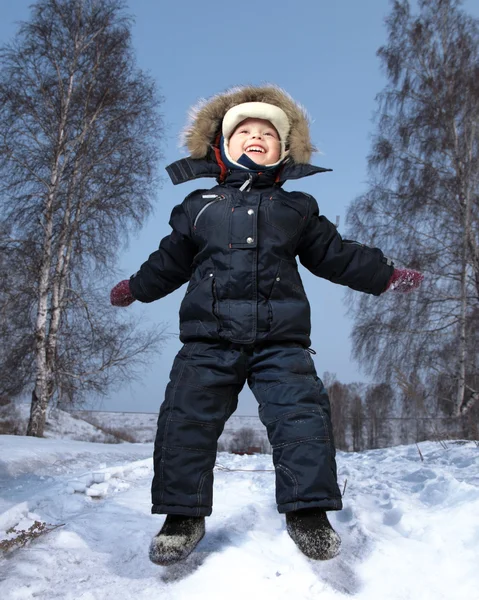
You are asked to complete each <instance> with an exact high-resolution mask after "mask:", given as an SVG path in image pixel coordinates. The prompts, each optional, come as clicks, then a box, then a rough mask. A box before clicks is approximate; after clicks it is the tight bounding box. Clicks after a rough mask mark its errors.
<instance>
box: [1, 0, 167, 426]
mask: <svg viewBox="0 0 479 600" xmlns="http://www.w3.org/2000/svg"><path fill="white" fill-rule="evenodd" d="M124 11H125V4H124V2H123V1H122V0H39V1H38V2H37V3H36V4H34V5H33V6H32V13H31V19H30V21H28V22H25V23H23V24H21V26H20V28H19V30H18V33H17V35H16V38H15V39H14V41H13V43H12V44H10V45H7V46H5V47H3V48H2V49H1V50H0V67H1V71H0V202H1V209H2V229H1V231H2V240H1V245H2V247H8V248H9V249H10V253H11V255H12V257H13V256H15V259H16V260H15V265H16V266H18V265H19V264H20V258H21V256H27V263H28V266H29V269H28V273H26V272H25V273H20V274H18V277H17V276H15V273H14V272H13V271H11V270H10V271H9V272H10V277H9V278H8V280H7V281H6V282H5V289H4V290H3V291H2V293H3V296H4V297H3V300H5V302H6V303H7V304H8V303H9V306H10V309H11V307H12V303H14V302H15V301H16V300H15V298H16V297H21V298H22V302H23V303H24V304H26V305H29V306H30V307H31V311H33V315H31V318H30V319H29V322H30V323H31V322H32V321H33V323H32V325H31V329H28V327H27V326H26V329H27V330H28V335H27V337H29V339H30V343H31V345H30V348H31V355H30V356H31V363H32V364H31V370H32V373H33V382H32V384H33V392H32V404H31V416H30V422H29V426H28V432H27V433H28V435H36V436H41V435H42V434H43V427H44V423H45V416H46V409H47V406H48V404H49V402H50V401H51V399H52V397H53V396H54V394H55V393H57V392H58V391H59V390H62V389H63V390H65V389H69V391H70V393H72V391H73V390H74V389H77V390H78V389H81V385H88V376H90V384H91V385H92V386H93V387H94V385H95V383H94V382H95V381H96V382H97V383H98V382H99V379H98V378H96V379H95V377H94V374H95V373H96V374H97V375H99V376H100V379H101V374H102V373H105V372H106V370H107V368H108V367H111V366H114V365H116V366H120V367H123V368H124V367H126V365H127V364H128V359H129V358H132V357H138V356H139V353H140V352H141V350H144V349H146V348H150V349H151V347H152V346H151V343H152V342H154V336H152V335H151V334H145V335H146V337H145V336H142V335H138V336H134V335H132V329H131V326H125V327H126V329H127V330H128V331H126V330H125V327H123V329H122V328H121V327H120V326H119V324H118V321H116V322H115V318H114V317H112V313H111V312H110V313H108V314H107V309H106V308H105V305H106V304H107V303H108V296H107V294H106V290H105V295H104V297H103V298H101V300H100V299H99V298H98V293H97V294H96V297H95V294H94V293H93V290H97V292H98V291H99V290H101V289H102V287H103V280H104V279H105V278H106V277H109V275H110V272H111V270H112V268H113V267H114V264H115V260H116V253H117V251H118V249H119V248H121V247H122V246H123V245H124V244H125V241H126V240H127V237H128V231H129V229H131V227H132V226H134V225H140V224H141V223H142V222H143V220H144V218H145V217H146V216H147V215H148V214H149V212H150V209H151V200H152V194H153V190H154V184H155V171H156V163H157V159H158V156H159V152H158V140H159V138H160V134H161V119H160V118H159V115H158V105H159V99H158V97H157V93H156V90H155V85H154V83H153V82H152V80H151V79H150V78H149V77H148V76H146V75H145V74H144V73H143V72H141V70H139V69H138V68H137V67H136V65H135V59H134V56H133V51H132V43H131V18H130V17H128V15H126V13H125V12H124ZM32 273H33V275H32ZM22 284H23V285H24V286H25V287H26V288H28V289H27V291H24V293H23V294H22V292H21V289H20V288H21V285H22ZM102 305H103V307H102ZM3 306H4V308H5V306H6V304H4V305H3ZM5 310H7V309H5ZM10 313H11V310H10ZM23 314H27V313H26V311H25V312H24V313H23ZM108 321H109V335H108ZM125 336H126V337H125ZM127 340H128V343H127ZM27 343H28V341H27ZM27 354H28V353H27ZM27 354H25V356H26V355H27ZM74 358H75V360H73V359H74ZM87 358H88V359H89V360H87ZM26 360H27V361H28V359H26ZM74 362H75V363H76V366H75V365H74V364H73V363H74ZM86 363H89V364H86ZM93 363H94V364H93ZM27 370H28V369H27ZM75 381H81V382H82V384H81V385H79V386H78V385H76V384H75V383H74V382H75Z"/></svg>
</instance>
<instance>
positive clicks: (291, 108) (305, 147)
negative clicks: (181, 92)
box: [183, 85, 316, 164]
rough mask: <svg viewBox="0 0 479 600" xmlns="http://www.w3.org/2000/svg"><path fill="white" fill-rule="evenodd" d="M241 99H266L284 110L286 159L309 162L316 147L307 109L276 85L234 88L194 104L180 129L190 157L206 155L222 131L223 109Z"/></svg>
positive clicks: (244, 100) (257, 100)
mask: <svg viewBox="0 0 479 600" xmlns="http://www.w3.org/2000/svg"><path fill="white" fill-rule="evenodd" d="M244 102H267V103H268V104H274V105H275V106H278V107H279V108H281V109H282V110H284V112H285V113H286V115H287V117H288V120H289V122H290V125H291V129H290V133H289V137H288V140H286V144H287V148H288V150H289V158H290V160H291V161H292V162H293V163H296V164H305V163H309V162H310V160H311V155H312V153H313V152H315V151H316V148H315V147H314V146H313V144H312V142H311V138H310V132H309V120H308V115H307V113H306V110H305V109H304V108H303V107H302V106H301V105H300V104H298V103H297V102H295V101H294V100H293V99H292V98H291V96H290V95H289V94H288V93H287V92H285V91H284V90H283V89H281V88H280V87H278V86H275V85H265V86H244V87H234V88H231V89H229V90H226V91H225V92H223V93H221V94H218V95H216V96H213V97H212V98H210V99H208V100H204V99H203V100H201V101H200V102H199V103H198V104H197V105H195V106H193V107H192V108H191V110H190V120H189V123H188V124H187V126H186V127H185V129H184V131H183V143H184V145H185V146H186V148H187V149H188V151H189V153H190V155H191V157H192V158H195V159H201V158H206V157H207V155H208V153H209V150H210V148H211V147H212V146H214V144H215V143H216V140H217V138H218V134H219V133H220V132H221V124H222V121H223V117H224V115H225V114H226V112H227V111H228V110H229V109H230V108H232V107H233V106H236V105H237V104H242V103H244Z"/></svg>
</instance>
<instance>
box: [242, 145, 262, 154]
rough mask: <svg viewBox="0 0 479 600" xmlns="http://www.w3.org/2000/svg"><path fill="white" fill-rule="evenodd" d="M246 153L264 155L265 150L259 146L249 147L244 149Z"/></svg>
mask: <svg viewBox="0 0 479 600" xmlns="http://www.w3.org/2000/svg"><path fill="white" fill-rule="evenodd" d="M246 152H262V153H264V152H265V150H263V148H260V147H259V146H250V147H249V148H246Z"/></svg>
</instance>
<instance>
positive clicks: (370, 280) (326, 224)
mask: <svg viewBox="0 0 479 600" xmlns="http://www.w3.org/2000/svg"><path fill="white" fill-rule="evenodd" d="M310 199H311V208H310V212H309V218H308V222H307V225H306V227H305V229H304V231H303V234H302V236H301V239H300V241H299V244H298V247H297V253H298V256H299V260H300V262H301V264H302V265H304V266H305V267H306V268H307V269H309V270H310V271H311V272H312V273H314V275H317V276H318V277H323V278H324V279H328V280H329V281H332V282H333V283H339V284H341V285H346V286H348V287H350V288H351V289H353V290H357V291H359V292H366V293H368V294H373V295H374V296H379V295H380V294H381V293H382V292H384V291H385V290H386V287H387V284H388V282H389V279H390V278H391V275H392V274H393V271H394V265H393V263H392V261H391V260H390V259H388V258H386V257H385V256H384V254H383V253H382V252H381V250H380V249H379V248H371V247H369V246H366V245H364V244H360V243H358V242H355V241H353V240H343V239H342V237H341V236H340V234H339V233H338V231H337V229H336V227H335V225H333V223H331V222H330V221H328V219H326V217H323V216H320V215H319V209H318V204H317V202H316V200H315V199H314V198H312V197H310Z"/></svg>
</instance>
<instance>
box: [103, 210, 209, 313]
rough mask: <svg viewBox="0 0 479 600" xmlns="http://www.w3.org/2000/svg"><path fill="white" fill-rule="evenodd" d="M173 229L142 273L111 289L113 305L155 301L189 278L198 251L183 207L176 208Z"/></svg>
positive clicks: (172, 214)
mask: <svg viewBox="0 0 479 600" xmlns="http://www.w3.org/2000/svg"><path fill="white" fill-rule="evenodd" d="M170 226H171V228H172V230H173V231H172V232H171V233H170V234H169V235H167V236H166V237H164V238H163V239H162V240H161V242H160V247H159V248H158V250H156V251H155V252H153V253H152V254H150V256H149V258H148V260H147V261H146V262H144V263H143V264H142V265H141V267H140V269H139V271H138V272H137V273H135V275H132V277H131V278H130V279H129V280H124V281H121V282H120V283H119V284H117V285H116V286H115V287H114V288H113V289H112V291H111V294H110V299H111V303H112V304H113V305H115V306H128V305H129V304H131V303H132V302H134V300H140V301H141V302H153V301H154V300H158V299H159V298H163V297H164V296H167V295H168V294H170V293H171V292H173V291H175V290H176V289H178V288H179V287H180V286H181V285H183V284H184V283H186V282H187V281H188V280H189V279H190V277H191V272H192V264H193V260H194V257H195V255H196V253H197V250H198V249H197V246H196V244H195V243H194V242H193V240H192V239H191V235H190V221H189V218H188V216H187V214H186V213H185V210H184V208H183V205H179V206H176V207H175V208H174V209H173V212H172V213H171V219H170Z"/></svg>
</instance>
